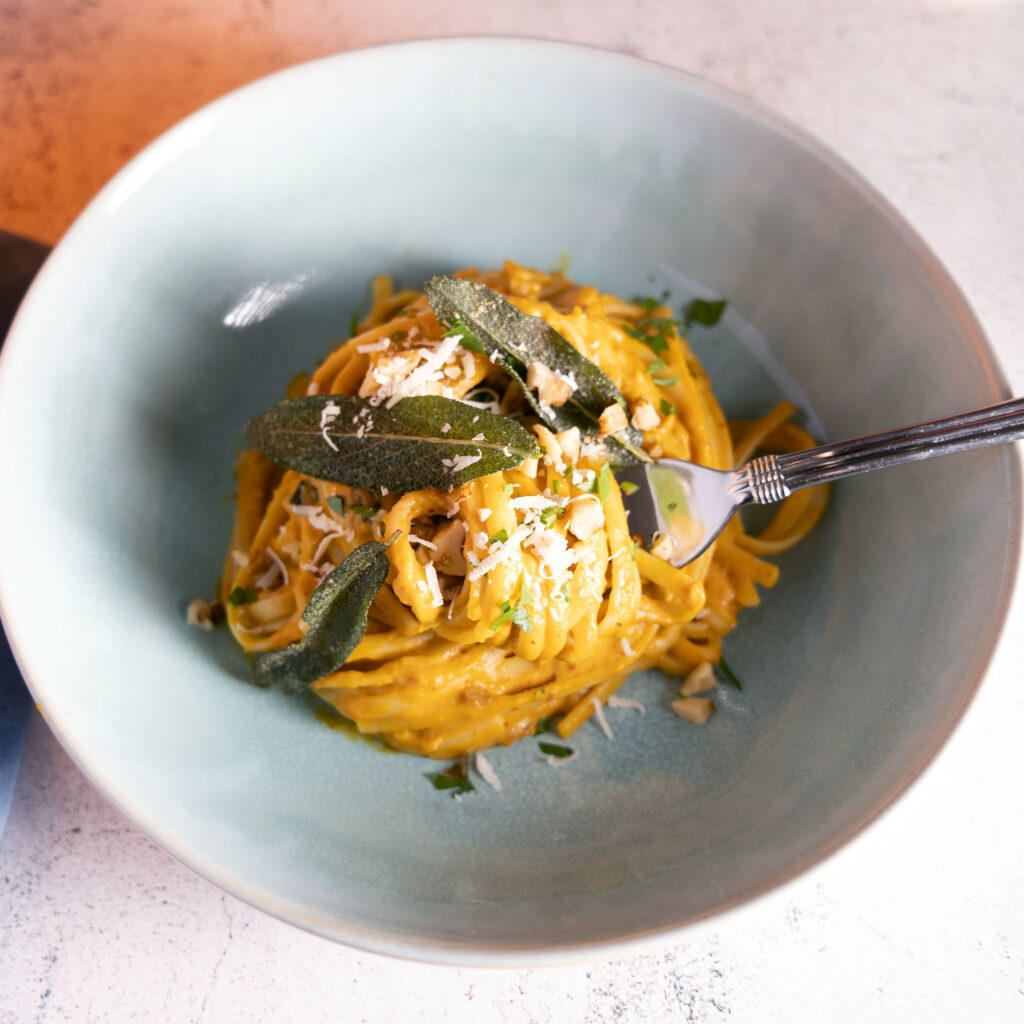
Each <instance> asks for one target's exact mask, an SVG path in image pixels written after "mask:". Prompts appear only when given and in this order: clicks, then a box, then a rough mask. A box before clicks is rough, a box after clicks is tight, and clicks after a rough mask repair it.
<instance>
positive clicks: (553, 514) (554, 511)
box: [540, 480, 565, 529]
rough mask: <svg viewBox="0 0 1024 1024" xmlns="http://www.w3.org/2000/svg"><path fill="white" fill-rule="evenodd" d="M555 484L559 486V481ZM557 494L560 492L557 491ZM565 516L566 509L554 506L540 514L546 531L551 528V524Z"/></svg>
mask: <svg viewBox="0 0 1024 1024" xmlns="http://www.w3.org/2000/svg"><path fill="white" fill-rule="evenodd" d="M555 483H556V484H557V483H558V481H557V480H556V481H555ZM557 493H558V491H557V490H556V491H555V494H557ZM564 515H565V509H564V508H558V506H556V505H552V506H551V507H550V508H546V509H544V510H543V511H542V512H541V514H540V522H541V525H542V526H543V527H544V528H545V529H547V528H548V527H550V526H551V524H552V523H553V522H554V521H555V520H556V519H558V518H560V517H561V516H564Z"/></svg>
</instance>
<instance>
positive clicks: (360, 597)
mask: <svg viewBox="0 0 1024 1024" xmlns="http://www.w3.org/2000/svg"><path fill="white" fill-rule="evenodd" d="M386 552H387V545H386V544H381V543H380V542H379V541H370V542H369V543H367V544H361V545H360V546H359V547H357V548H356V549H355V551H353V552H352V554H350V555H349V556H348V557H347V558H346V559H345V560H344V561H343V562H341V563H340V564H339V565H337V566H335V568H334V569H332V570H331V572H330V573H329V574H328V576H327V577H326V578H325V579H324V581H323V582H322V583H321V584H320V586H318V587H317V588H316V590H314V591H313V593H312V594H310V596H309V601H308V603H307V604H306V609H305V611H304V612H303V613H302V618H303V619H304V620H305V621H306V622H307V623H309V629H308V630H307V631H306V635H305V636H304V637H303V638H302V639H301V640H300V641H299V642H298V643H296V644H291V645H290V646H289V647H282V648H281V649H280V650H278V651H261V652H260V653H259V654H257V655H255V657H254V658H253V661H252V677H253V681H254V682H255V683H256V684H257V685H258V686H272V685H276V686H277V687H278V688H279V689H281V690H282V691H283V692H284V693H298V692H299V691H300V690H304V689H305V688H306V687H307V686H309V685H310V684H311V683H315V682H316V681H317V680H318V679H323V677H324V676H327V675H330V674H331V673H332V672H334V671H335V670H336V669H339V668H341V666H342V665H343V664H344V663H345V660H346V659H347V658H348V656H349V655H350V654H351V653H352V652H353V651H354V650H355V648H356V645H357V644H358V643H359V641H360V640H362V638H363V634H364V633H365V632H366V616H367V613H368V612H369V609H370V605H371V604H372V603H373V599H374V598H375V597H376V596H377V591H378V590H380V588H381V587H382V586H383V585H384V580H385V579H386V578H387V575H388V557H387V554H386Z"/></svg>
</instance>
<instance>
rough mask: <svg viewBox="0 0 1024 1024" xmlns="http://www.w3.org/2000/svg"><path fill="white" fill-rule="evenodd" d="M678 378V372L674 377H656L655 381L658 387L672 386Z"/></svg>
mask: <svg viewBox="0 0 1024 1024" xmlns="http://www.w3.org/2000/svg"><path fill="white" fill-rule="evenodd" d="M678 380H679V374H678V373H677V374H676V375H675V376H674V377H655V378H654V383H655V384H657V385H658V387H662V388H670V387H672V385H673V384H675V383H676V381H678Z"/></svg>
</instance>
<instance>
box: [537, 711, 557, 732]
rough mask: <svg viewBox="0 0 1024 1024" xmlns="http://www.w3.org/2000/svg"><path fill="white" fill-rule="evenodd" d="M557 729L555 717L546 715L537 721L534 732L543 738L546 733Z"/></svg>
mask: <svg viewBox="0 0 1024 1024" xmlns="http://www.w3.org/2000/svg"><path fill="white" fill-rule="evenodd" d="M554 727H555V716H554V715H546V716H545V717H544V718H538V719H537V725H536V728H534V730H533V734H534V735H535V736H541V735H543V734H544V733H546V732H551V730H552V729H554Z"/></svg>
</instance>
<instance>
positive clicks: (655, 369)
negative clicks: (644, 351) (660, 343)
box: [647, 359, 668, 377]
mask: <svg viewBox="0 0 1024 1024" xmlns="http://www.w3.org/2000/svg"><path fill="white" fill-rule="evenodd" d="M666 366H668V363H666V362H665V360H664V359H655V360H654V362H653V363H649V364H648V366H647V372H648V373H649V374H650V375H651V376H652V377H653V376H654V374H656V373H661V371H662V370H664V369H665V367H666Z"/></svg>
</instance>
